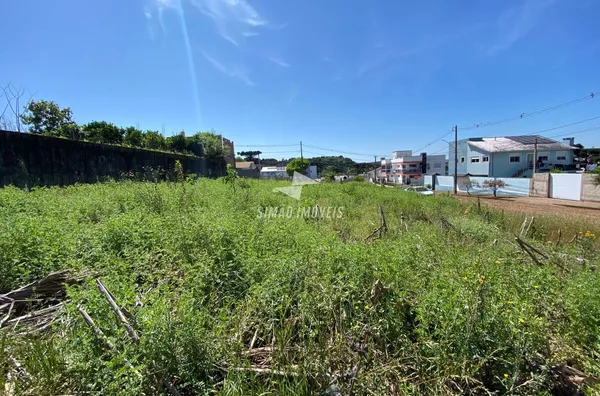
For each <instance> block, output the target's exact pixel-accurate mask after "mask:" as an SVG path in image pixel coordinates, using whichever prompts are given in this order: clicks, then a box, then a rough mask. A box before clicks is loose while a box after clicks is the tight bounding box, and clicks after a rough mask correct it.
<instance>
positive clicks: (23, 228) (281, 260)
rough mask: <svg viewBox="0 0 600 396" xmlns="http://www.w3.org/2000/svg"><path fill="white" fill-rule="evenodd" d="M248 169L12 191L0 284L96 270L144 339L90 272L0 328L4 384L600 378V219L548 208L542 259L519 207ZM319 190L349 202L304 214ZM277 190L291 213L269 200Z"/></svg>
mask: <svg viewBox="0 0 600 396" xmlns="http://www.w3.org/2000/svg"><path fill="white" fill-rule="evenodd" d="M236 184H237V185H236V186H235V189H234V188H233V186H232V185H231V184H227V183H223V181H222V180H207V179H199V180H197V181H195V182H187V183H161V184H152V183H134V182H126V183H103V184H95V185H79V186H73V187H67V188H50V189H35V190H32V191H29V192H27V191H23V190H18V189H16V188H5V189H2V190H0V227H1V228H0V293H4V292H7V291H9V290H11V289H14V288H16V287H19V286H21V285H23V284H25V283H27V282H30V281H32V280H35V279H39V278H41V277H43V276H45V275H46V274H48V273H49V272H51V271H55V270H59V269H70V270H72V271H73V272H74V273H80V272H85V271H96V273H97V276H98V277H99V278H100V279H102V281H103V282H104V284H105V285H106V286H107V287H108V288H109V289H110V291H111V292H112V294H113V295H114V297H115V299H116V300H117V301H118V303H119V304H120V305H121V306H123V307H125V308H126V309H127V310H128V311H129V312H130V313H131V315H132V316H133V317H134V318H133V319H130V321H131V322H132V326H133V327H134V328H135V330H136V331H137V333H138V334H139V336H140V339H141V343H140V345H136V344H135V343H134V342H132V341H131V339H130V337H129V336H128V334H127V332H126V330H125V328H124V327H123V326H121V325H119V323H118V322H117V320H116V319H115V315H114V314H113V312H112V311H111V309H110V307H109V305H108V304H107V302H106V300H105V299H104V298H103V296H102V295H101V294H100V293H99V291H98V289H97V287H96V285H95V283H94V279H93V278H89V279H88V280H87V281H85V282H84V283H82V284H79V285H74V286H71V287H70V288H69V290H68V299H67V302H66V304H65V306H64V308H63V309H62V310H61V311H60V313H59V315H58V316H57V318H56V320H55V321H54V323H53V325H52V328H51V329H49V330H46V331H44V332H41V333H32V334H22V333H23V331H20V330H19V326H5V327H4V328H3V329H2V330H1V333H0V371H3V372H2V373H0V374H2V375H0V385H1V386H2V387H0V393H2V389H9V388H10V389H13V392H14V394H31V395H44V394H47V395H51V394H52V395H57V394H73V393H77V392H96V393H93V394H103V395H108V394H110V395H112V394H119V395H140V394H162V393H165V392H166V391H165V390H164V389H163V385H162V384H163V383H164V380H166V381H168V382H170V383H171V384H173V386H174V387H175V388H177V390H178V391H179V392H180V393H181V394H183V395H194V394H223V395H241V394H262V395H266V394H285V395H293V394H296V395H305V394H330V395H336V394H338V395H348V394H356V395H386V394H401V395H404V394H407V395H408V394H428V395H450V394H512V395H514V394H523V395H525V394H558V392H561V391H567V392H568V391H571V392H574V389H573V388H572V386H573V385H574V384H580V386H581V389H583V390H584V391H585V392H587V393H589V394H593V393H594V392H598V391H600V388H599V387H598V385H594V378H600V361H599V359H600V358H599V355H598V354H599V353H600V339H599V337H600V328H599V326H600V297H599V296H598V291H599V290H600V274H599V273H598V271H597V265H598V262H599V257H600V255H599V254H598V240H597V239H596V238H595V235H600V229H598V228H597V227H596V226H591V225H588V224H586V223H585V222H581V221H578V220H573V221H571V222H570V221H569V220H566V219H564V218H559V217H557V218H553V217H545V218H543V217H539V218H536V221H535V223H534V225H533V226H532V227H531V229H530V231H529V233H528V235H527V236H526V237H523V239H524V240H525V241H527V242H528V243H530V244H531V245H533V246H534V247H536V248H537V249H538V250H540V251H541V252H542V253H544V254H545V255H546V256H547V258H542V257H540V256H537V257H540V258H539V260H540V263H539V264H536V263H535V262H534V261H533V260H532V259H531V258H530V256H528V255H527V254H525V253H523V252H522V250H521V249H520V248H519V247H518V246H517V245H516V244H515V240H514V239H515V236H514V234H513V232H514V233H517V234H518V233H519V232H520V227H521V224H522V222H523V215H516V214H508V213H506V214H505V213H503V212H501V211H491V212H488V211H487V210H486V209H479V208H478V207H477V205H476V204H464V203H460V202H458V201H456V200H455V199H453V198H452V197H450V196H435V197H423V196H419V195H416V194H413V193H410V192H405V191H400V190H397V189H387V188H378V187H376V186H372V185H369V184H367V183H347V184H319V185H309V186H305V187H304V188H303V191H302V198H301V200H300V201H296V200H294V199H292V198H290V197H288V196H286V195H283V194H281V193H274V192H272V189H273V188H274V187H281V186H286V185H288V184H289V183H286V182H264V181H260V182H259V181H252V180H250V181H238V182H237V183H236ZM315 205H318V206H319V207H320V208H322V209H325V210H326V208H328V207H333V208H343V209H342V210H339V209H335V210H334V212H333V213H335V214H336V215H335V216H330V218H312V217H310V216H309V217H303V216H296V214H297V213H299V212H298V208H300V213H303V212H302V211H303V208H307V207H313V208H314V207H315ZM281 206H283V207H285V208H287V207H289V206H291V207H292V213H293V214H292V216H291V217H289V218H288V217H287V216H283V217H280V216H276V217H272V218H271V217H269V218H267V217H266V216H265V215H264V214H265V213H268V212H267V209H265V208H267V207H281ZM380 207H381V208H382V209H383V212H384V215H385V220H386V224H387V232H383V231H382V232H381V237H380V235H379V233H375V234H373V232H374V231H375V230H376V229H378V228H379V227H380V224H381V215H380ZM259 214H260V215H259ZM594 227H596V228H594ZM559 228H560V230H561V234H562V238H561V239H562V240H561V241H559V240H558V229H559ZM577 232H582V234H580V237H579V238H577V239H576V240H575V241H573V242H572V243H567V242H569V241H570V240H571V238H572V236H573V235H574V234H575V233H577ZM369 235H372V237H371V238H369V239H368V240H366V238H367V236H369ZM582 259H583V260H582ZM78 304H81V306H82V307H84V308H85V310H86V311H87V312H88V313H89V315H90V316H91V317H92V318H93V319H94V321H95V322H96V324H97V325H98V327H99V328H101V329H102V331H103V332H104V334H105V335H106V336H107V337H108V339H109V340H110V342H111V343H112V344H114V346H115V348H114V349H110V348H106V347H105V346H104V345H103V343H102V342H100V341H99V340H98V338H97V337H96V336H95V335H94V333H93V331H92V329H91V328H90V327H89V326H87V325H86V324H85V322H84V320H83V318H82V316H81V315H80V314H79V312H78V311H77V309H76V308H77V306H78ZM1 319H2V318H0V320H1ZM566 366H568V367H569V368H573V369H577V370H580V371H581V372H582V373H584V374H585V375H578V376H570V377H569V375H567V374H564V372H565V370H564V367H566ZM19 372H21V373H27V375H18V373H19ZM138 374H139V375H138ZM579 374H581V373H579ZM586 376H587V379H586V381H585V383H583V382H584V381H583V379H584V378H586Z"/></svg>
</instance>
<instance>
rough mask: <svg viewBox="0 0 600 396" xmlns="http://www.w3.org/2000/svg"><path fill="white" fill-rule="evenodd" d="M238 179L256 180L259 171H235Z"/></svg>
mask: <svg viewBox="0 0 600 396" xmlns="http://www.w3.org/2000/svg"><path fill="white" fill-rule="evenodd" d="M237 173H238V176H239V177H247V178H249V179H258V178H259V177H260V171H259V170H258V169H237Z"/></svg>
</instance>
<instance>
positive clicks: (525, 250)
mask: <svg viewBox="0 0 600 396" xmlns="http://www.w3.org/2000/svg"><path fill="white" fill-rule="evenodd" d="M515 240H516V241H517V243H518V244H519V246H520V247H521V249H522V250H523V251H524V252H525V253H527V254H528V255H529V257H531V259H532V260H533V261H534V262H535V263H536V264H537V265H542V263H540V261H539V260H538V259H537V257H535V255H534V254H533V253H532V252H531V251H529V249H527V246H525V245H524V244H523V241H521V239H520V238H519V237H516V238H515Z"/></svg>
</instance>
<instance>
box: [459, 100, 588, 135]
mask: <svg viewBox="0 0 600 396" xmlns="http://www.w3.org/2000/svg"><path fill="white" fill-rule="evenodd" d="M597 94H598V92H592V93H591V94H589V95H586V96H582V97H580V98H577V99H573V100H571V101H568V102H565V103H561V104H559V105H556V106H551V107H547V108H545V109H541V110H536V111H533V112H531V113H521V114H520V115H518V116H515V117H509V118H504V119H501V120H497V121H492V122H486V123H481V124H476V125H473V126H470V127H460V128H459V130H461V131H468V130H471V129H478V128H484V127H488V126H492V125H498V124H504V123H506V122H510V121H515V120H521V119H523V118H526V117H532V116H536V115H539V114H544V113H547V112H550V111H554V110H559V109H562V108H564V107H567V106H571V105H573V104H576V103H580V102H584V101H586V100H590V99H594V98H595V97H596V95H597Z"/></svg>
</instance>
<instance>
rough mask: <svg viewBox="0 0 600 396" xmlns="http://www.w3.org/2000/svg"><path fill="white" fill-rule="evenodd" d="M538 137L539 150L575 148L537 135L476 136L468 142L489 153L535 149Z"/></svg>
mask: <svg viewBox="0 0 600 396" xmlns="http://www.w3.org/2000/svg"><path fill="white" fill-rule="evenodd" d="M536 139H537V143H538V145H537V150H538V151H558V150H562V151H564V150H573V147H571V146H569V145H568V144H564V143H560V142H557V141H556V140H553V139H548V138H545V137H543V136H536V135H522V136H506V137H495V138H493V137H492V138H474V139H468V141H467V143H469V145H471V146H473V147H475V148H477V149H479V150H482V151H487V152H488V153H502V152H508V151H511V152H513V151H533V148H534V146H535V141H536Z"/></svg>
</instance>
